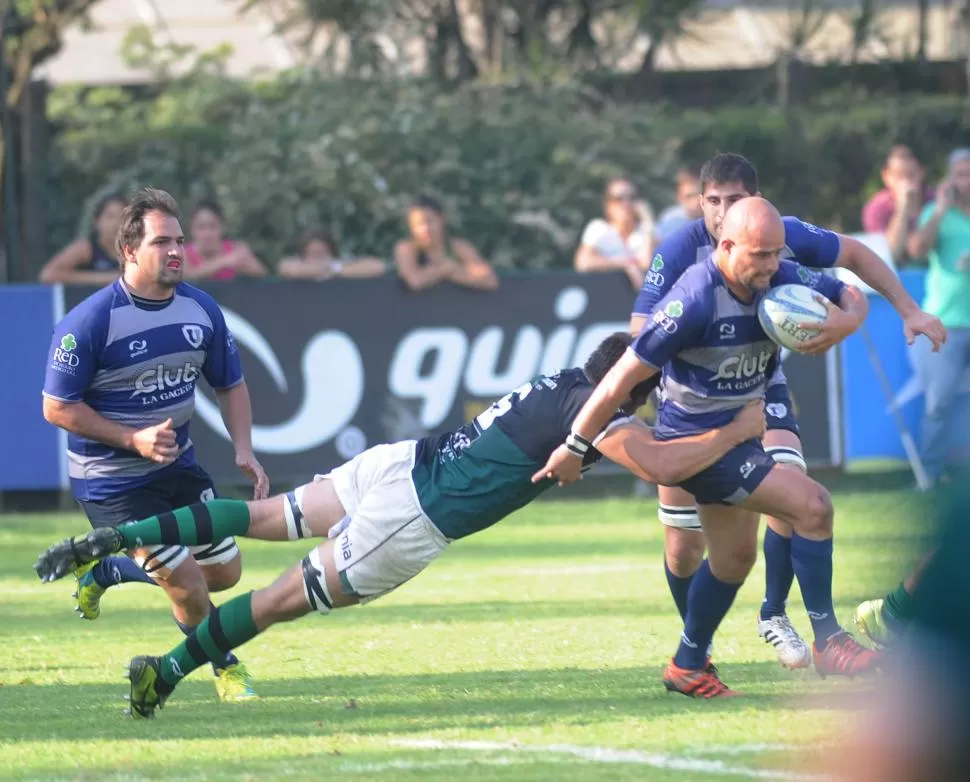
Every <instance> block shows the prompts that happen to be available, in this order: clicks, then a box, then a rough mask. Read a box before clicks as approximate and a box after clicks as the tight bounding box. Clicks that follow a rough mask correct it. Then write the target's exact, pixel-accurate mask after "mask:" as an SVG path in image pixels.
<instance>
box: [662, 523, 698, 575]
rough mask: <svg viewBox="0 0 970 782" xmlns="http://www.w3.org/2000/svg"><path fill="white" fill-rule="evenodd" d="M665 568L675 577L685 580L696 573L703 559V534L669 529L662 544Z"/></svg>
mask: <svg viewBox="0 0 970 782" xmlns="http://www.w3.org/2000/svg"><path fill="white" fill-rule="evenodd" d="M664 557H665V559H666V561H667V567H668V568H669V569H670V572H672V573H673V574H674V575H675V576H678V577H679V578H687V577H688V576H690V575H692V574H693V573H695V572H696V571H697V568H699V567H700V564H701V560H702V559H703V558H704V533H703V532H701V531H700V530H698V531H693V530H676V532H675V531H674V530H673V529H672V528H671V529H670V530H669V531H668V533H667V535H666V540H665V544H664Z"/></svg>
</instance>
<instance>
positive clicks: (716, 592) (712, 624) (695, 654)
mask: <svg viewBox="0 0 970 782" xmlns="http://www.w3.org/2000/svg"><path fill="white" fill-rule="evenodd" d="M740 588H741V584H727V583H725V582H724V581H719V580H718V579H717V578H715V576H714V574H713V573H712V572H711V566H710V565H709V564H708V562H707V560H706V559H705V560H704V561H703V562H702V563H701V566H700V567H699V568H698V569H697V572H696V573H695V574H694V576H693V578H692V579H691V585H690V592H689V593H688V595H687V618H686V619H685V620H684V634H683V636H681V639H680V646H678V647H677V654H675V655H674V665H676V666H677V667H679V668H687V669H690V670H697V669H699V668H703V667H704V663H705V662H707V649H708V647H709V646H710V645H711V641H712V640H713V639H714V633H715V632H716V631H717V627H718V625H719V624H721V620H722V619H724V616H725V615H726V614H727V612H728V609H729V608H730V607H731V603H733V602H734V597H735V595H737V593H738V590H739V589H740Z"/></svg>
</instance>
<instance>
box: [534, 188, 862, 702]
mask: <svg viewBox="0 0 970 782" xmlns="http://www.w3.org/2000/svg"><path fill="white" fill-rule="evenodd" d="M784 247H785V228H784V224H783V222H782V219H781V217H780V216H779V214H778V212H777V210H776V209H775V208H774V207H773V206H772V205H771V204H770V203H768V202H767V201H765V200H764V199H762V198H756V197H752V198H745V199H742V200H741V201H738V202H737V203H736V204H735V205H734V206H733V207H732V208H731V209H730V210H729V211H728V213H727V215H726V217H725V219H724V223H723V225H722V228H721V234H720V238H719V240H718V244H717V247H716V248H715V250H714V252H713V254H712V255H711V256H710V257H709V258H707V259H706V260H705V261H704V262H702V263H697V264H694V265H693V266H692V267H690V268H689V269H688V270H687V271H686V272H684V274H683V275H682V276H681V277H680V279H679V280H678V281H677V283H676V284H675V285H674V287H673V288H672V289H671V290H670V292H669V293H668V294H667V295H666V296H665V297H664V298H663V299H662V300H661V301H660V302H659V303H658V304H657V306H656V307H655V310H654V315H653V317H652V318H651V320H650V321H649V322H648V323H647V324H646V325H645V326H644V329H643V331H641V333H640V336H639V337H637V339H636V340H635V342H634V343H633V344H632V345H631V347H630V348H629V349H628V350H627V352H626V353H625V354H624V356H623V357H622V358H621V359H620V360H619V361H618V362H617V364H616V365H615V366H614V367H613V369H612V370H610V372H609V373H608V374H607V376H606V378H605V379H604V380H603V382H602V383H600V384H599V386H598V387H597V388H596V390H595V391H594V392H593V394H592V395H591V396H590V398H589V400H588V401H587V402H586V404H585V405H584V406H583V409H582V410H581V411H580V413H579V415H577V416H576V418H575V420H574V421H573V425H572V429H571V432H570V434H569V435H568V437H567V438H566V442H565V443H564V444H563V445H561V446H560V447H559V448H558V449H556V451H554V452H553V454H552V455H551V456H550V458H549V461H548V462H547V463H546V465H545V466H544V467H543V468H542V469H541V470H539V471H538V472H537V473H536V474H535V475H534V476H533V480H535V481H540V480H542V479H544V478H557V479H558V480H559V482H560V484H565V483H571V482H573V481H575V480H576V479H578V478H579V477H580V468H581V467H582V461H581V459H579V458H577V457H576V455H575V453H574V452H575V451H576V450H577V445H578V447H579V448H580V449H581V448H582V446H583V445H584V444H585V443H587V442H589V441H590V440H591V439H592V438H594V437H595V436H596V433H597V432H599V431H600V429H602V427H603V426H604V425H605V423H606V422H607V421H608V420H609V417H610V415H611V414H612V411H614V410H615V409H616V407H617V405H618V403H619V401H621V400H622V399H624V398H625V397H628V396H629V393H630V389H631V388H633V387H634V386H635V385H636V384H638V383H640V382H642V381H644V380H646V379H648V378H650V377H652V376H653V375H655V374H656V373H658V372H662V373H663V379H662V383H663V387H664V399H663V402H662V403H661V405H660V408H659V410H658V412H657V427H656V431H655V436H656V438H657V439H658V440H673V439H677V438H680V437H687V436H691V435H696V434H698V433H703V432H706V431H710V430H712V429H715V428H717V427H719V426H721V425H723V422H724V421H726V420H729V419H730V418H731V417H733V416H734V415H736V414H737V411H738V410H739V409H740V408H741V407H743V406H744V405H745V404H746V403H747V402H749V401H750V400H753V399H761V398H763V397H764V394H765V390H766V387H767V383H768V379H769V377H770V376H771V374H772V372H773V371H774V369H775V367H776V365H777V362H778V360H779V357H778V348H777V346H776V345H775V344H774V343H773V342H772V341H771V340H770V339H768V337H767V335H766V334H765V333H764V331H763V330H762V328H761V326H760V324H759V322H758V317H757V308H758V302H759V301H760V298H761V297H762V296H763V294H764V292H765V291H767V290H768V289H769V288H771V287H774V286H776V285H785V284H788V283H795V284H802V285H807V286H809V287H811V288H813V289H814V290H815V291H817V292H818V293H819V294H820V295H821V296H823V297H825V298H826V299H828V300H829V301H831V302H832V303H834V304H835V305H837V306H838V307H839V308H840V309H842V310H843V311H845V313H846V314H847V315H849V316H851V317H853V318H856V319H858V318H860V308H864V307H865V306H866V302H865V300H864V299H863V298H862V297H860V296H859V295H858V291H856V290H855V289H852V288H849V287H848V286H846V285H844V284H842V283H840V282H838V281H837V280H835V279H833V278H830V277H824V276H822V275H821V274H818V273H816V272H808V273H807V270H806V269H805V268H804V267H800V266H798V265H797V264H795V263H792V262H791V261H783V260H781V255H782V252H783V251H784ZM776 467H777V465H776V464H775V461H774V460H773V459H772V458H771V456H769V455H767V454H766V453H765V451H764V448H763V447H762V445H761V442H759V441H755V440H751V441H748V442H746V443H743V444H741V445H739V446H737V447H736V448H734V449H733V450H731V451H730V452H728V453H727V454H726V455H725V456H724V457H722V458H721V459H720V460H719V461H718V462H716V463H715V464H713V465H712V466H710V467H708V468H706V469H704V470H702V471H700V472H698V473H696V474H695V475H693V476H691V477H690V478H688V479H687V480H685V481H683V482H681V483H680V484H678V485H679V486H681V487H682V488H684V489H686V490H687V491H688V492H690V493H691V494H693V495H694V497H695V498H696V501H697V507H698V515H699V516H700V521H701V526H702V528H703V531H704V535H705V538H706V540H707V547H708V555H707V559H705V560H704V562H703V563H702V564H701V567H700V568H699V570H698V572H697V574H696V575H695V576H694V579H693V581H692V583H691V587H690V591H689V593H688V596H687V615H686V618H685V622H684V633H683V636H682V638H681V642H680V646H679V647H678V649H677V653H676V655H675V656H674V658H673V659H672V660H671V661H670V663H669V664H668V666H667V668H666V670H665V672H664V677H663V678H664V684H665V685H666V687H667V689H669V690H673V691H676V692H680V693H683V694H684V695H689V696H692V697H701V698H715V697H722V696H726V695H735V694H737V693H735V692H734V691H732V690H730V689H728V688H727V687H726V686H725V684H724V683H723V682H722V681H721V679H720V677H719V675H718V672H717V670H716V669H715V668H714V666H713V665H712V664H711V663H710V660H709V659H708V657H707V650H708V647H709V645H710V643H711V640H712V638H713V636H714V633H715V631H716V630H717V627H718V625H719V624H720V622H721V620H722V619H723V618H724V616H725V614H726V613H727V611H728V609H729V608H730V606H731V603H732V602H733V601H734V597H735V595H736V594H737V591H738V589H739V587H740V586H741V584H742V583H743V582H744V579H745V577H746V576H747V575H748V573H749V572H750V570H751V567H752V566H753V564H754V561H755V558H756V554H757V533H758V515H759V514H767V515H771V516H774V517H775V518H779V519H782V520H783V521H785V522H786V523H788V524H790V525H791V526H792V528H793V529H794V535H793V538H792V564H793V567H794V570H795V575H796V578H797V579H798V582H799V585H800V587H801V590H802V595H803V598H804V602H805V606H806V608H807V609H808V613H809V617H810V618H811V620H812V627H813V630H814V632H815V643H814V645H813V648H812V655H813V658H814V661H815V668H816V670H817V671H818V672H819V673H820V674H821V675H822V676H826V675H830V674H836V675H848V676H854V675H857V674H860V673H864V672H868V671H870V670H872V669H873V668H875V667H876V665H877V663H878V660H879V655H878V653H876V652H873V651H872V650H869V649H866V648H864V647H862V646H860V645H859V644H858V643H856V641H855V639H853V638H852V636H851V635H849V634H848V633H847V632H845V631H844V630H843V629H842V627H841V626H840V625H839V623H838V620H837V619H836V617H835V609H834V607H833V604H832V521H833V510H832V501H831V498H830V496H829V493H828V492H827V491H826V490H825V488H824V487H823V486H821V485H820V484H818V483H816V482H815V481H814V480H812V479H811V478H809V477H808V476H807V475H805V474H803V473H801V472H799V471H795V470H783V469H776Z"/></svg>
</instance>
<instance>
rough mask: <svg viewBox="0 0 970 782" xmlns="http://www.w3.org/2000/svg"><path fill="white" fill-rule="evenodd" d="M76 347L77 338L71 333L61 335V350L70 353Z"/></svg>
mask: <svg viewBox="0 0 970 782" xmlns="http://www.w3.org/2000/svg"><path fill="white" fill-rule="evenodd" d="M76 347H77V340H76V339H74V335H73V334H65V335H64V336H63V337H61V350H65V351H67V352H68V353H70V352H71V351H72V350H74V348H76Z"/></svg>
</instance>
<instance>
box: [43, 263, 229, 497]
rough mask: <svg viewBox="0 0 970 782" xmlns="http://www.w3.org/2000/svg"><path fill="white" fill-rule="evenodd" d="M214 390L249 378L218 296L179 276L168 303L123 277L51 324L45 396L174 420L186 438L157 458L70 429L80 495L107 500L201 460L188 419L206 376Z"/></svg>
mask: <svg viewBox="0 0 970 782" xmlns="http://www.w3.org/2000/svg"><path fill="white" fill-rule="evenodd" d="M200 375H201V376H203V377H204V378H205V379H206V381H207V382H208V383H209V384H210V385H211V386H212V387H213V388H217V389H225V388H231V387H232V386H234V385H237V384H238V383H240V382H242V380H243V374H242V366H241V364H240V361H239V354H238V352H237V350H236V346H235V344H234V343H233V340H232V335H231V334H230V333H229V330H228V329H227V328H226V321H225V318H224V317H223V315H222V311H221V310H220V309H219V305H218V304H216V302H215V300H214V299H213V298H212V297H211V296H209V294H207V293H205V292H204V291H201V290H199V289H198V288H195V287H193V286H191V285H188V284H186V283H182V284H180V285H178V286H177V287H176V289H175V295H174V297H173V298H172V299H170V300H168V301H167V302H158V303H153V302H152V303H150V302H147V301H145V300H143V299H135V298H133V297H132V295H131V294H130V293H129V291H128V289H127V288H126V287H125V285H124V283H123V282H122V281H121V280H118V281H116V282H114V283H112V284H111V285H109V286H108V287H106V288H104V289H102V290H100V291H98V292H97V293H95V294H93V295H92V296H89V297H88V298H87V299H85V300H84V301H82V302H81V303H80V304H78V305H77V306H76V307H75V308H74V309H73V310H71V311H70V312H69V313H67V315H65V316H64V318H63V319H62V320H61V321H60V323H58V324H57V325H56V326H55V327H54V336H53V339H52V340H51V349H50V355H49V360H48V364H47V374H46V377H45V380H44V395H45V396H49V397H51V398H52V399H57V400H60V401H62V402H84V403H86V404H87V405H89V406H90V407H91V408H92V409H94V410H95V411H97V412H98V413H99V414H100V415H102V416H104V417H105V418H107V419H109V420H111V421H116V422H118V423H120V424H124V425H125V426H130V427H132V428H134V429H142V428H144V427H147V426H153V425H155V424H160V423H162V422H163V421H164V420H165V419H167V418H171V419H172V424H173V428H174V429H175V433H176V442H177V444H178V446H179V455H178V458H177V459H176V461H175V462H174V463H173V464H172V465H166V466H163V465H159V464H156V463H154V462H152V461H150V460H148V459H144V458H142V457H141V456H140V455H138V454H137V453H135V452H133V451H124V450H120V449H117V448H114V447H112V446H109V445H105V444H103V443H99V442H96V441H94V440H88V439H86V438H84V437H79V436H77V435H75V434H72V433H68V439H67V458H68V475H69V477H70V480H71V490H72V491H73V493H74V496H75V497H76V498H78V499H81V500H100V499H104V498H106V497H110V496H112V495H115V494H118V493H120V492H123V491H127V490H129V489H132V488H134V487H136V486H141V485H144V484H146V483H148V482H149V481H152V480H154V479H155V478H156V477H158V475H159V474H160V472H161V471H162V470H168V469H174V468H180V467H186V466H189V465H192V464H194V463H195V451H194V448H193V446H192V441H191V439H189V421H190V420H191V418H192V414H193V413H194V411H195V384H196V381H197V380H198V378H199V376H200Z"/></svg>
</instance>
